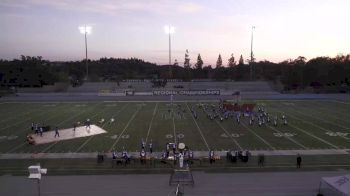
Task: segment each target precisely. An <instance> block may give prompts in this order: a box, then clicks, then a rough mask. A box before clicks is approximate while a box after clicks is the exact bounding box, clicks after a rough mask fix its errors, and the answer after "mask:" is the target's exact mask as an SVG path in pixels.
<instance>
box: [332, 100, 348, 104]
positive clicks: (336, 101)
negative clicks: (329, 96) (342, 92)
mask: <svg viewBox="0 0 350 196" xmlns="http://www.w3.org/2000/svg"><path fill="white" fill-rule="evenodd" d="M331 102H335V103H342V104H345V105H350V102H343V101H338V100H332V101H331Z"/></svg>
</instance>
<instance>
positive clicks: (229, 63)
mask: <svg viewBox="0 0 350 196" xmlns="http://www.w3.org/2000/svg"><path fill="white" fill-rule="evenodd" d="M235 65H236V61H235V57H234V56H233V54H231V57H230V58H229V59H228V67H234V66H235Z"/></svg>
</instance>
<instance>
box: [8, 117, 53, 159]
mask: <svg viewBox="0 0 350 196" xmlns="http://www.w3.org/2000/svg"><path fill="white" fill-rule="evenodd" d="M59 115H60V113H56V114H54V115H51V116H50V118H47V119H45V121H49V120H51V119H53V118H55V117H57V116H59ZM23 131H26V130H22V131H20V132H17V134H18V133H22V132H23ZM27 143H28V142H24V143H22V144H20V145H18V146H16V147H14V148H12V149H11V150H9V151H8V152H13V151H15V150H17V149H18V148H21V147H22V146H24V145H25V144H27Z"/></svg>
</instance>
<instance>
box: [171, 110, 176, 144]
mask: <svg viewBox="0 0 350 196" xmlns="http://www.w3.org/2000/svg"><path fill="white" fill-rule="evenodd" d="M171 115H172V116H173V119H172V120H173V131H174V143H175V144H176V138H177V135H176V127H175V119H174V118H175V113H174V105H173V104H172V103H171Z"/></svg>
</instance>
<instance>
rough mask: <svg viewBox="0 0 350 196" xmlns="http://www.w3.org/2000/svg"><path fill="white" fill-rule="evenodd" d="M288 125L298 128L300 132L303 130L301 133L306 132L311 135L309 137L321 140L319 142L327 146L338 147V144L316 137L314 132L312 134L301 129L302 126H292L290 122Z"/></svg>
mask: <svg viewBox="0 0 350 196" xmlns="http://www.w3.org/2000/svg"><path fill="white" fill-rule="evenodd" d="M289 126H291V127H293V128H294V129H297V130H299V131H301V132H303V133H305V134H307V135H309V136H311V137H313V138H315V139H318V140H319V141H321V142H323V143H325V144H328V145H329V146H332V147H333V148H335V149H339V147H338V146H336V145H334V144H332V143H330V142H328V141H326V140H324V139H322V138H319V137H317V136H316V135H314V134H312V133H309V132H307V131H305V130H304V129H302V128H299V127H296V126H294V125H292V124H289Z"/></svg>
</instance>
